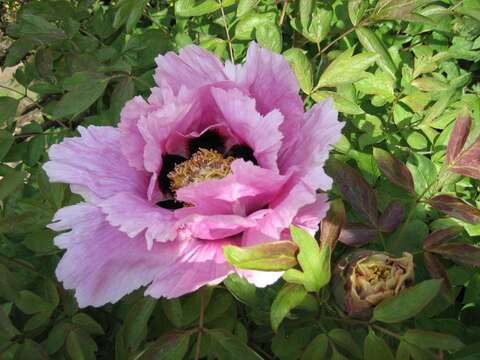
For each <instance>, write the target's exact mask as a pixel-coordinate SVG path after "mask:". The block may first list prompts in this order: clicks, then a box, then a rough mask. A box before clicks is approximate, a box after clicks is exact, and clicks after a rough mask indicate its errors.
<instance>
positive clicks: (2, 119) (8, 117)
mask: <svg viewBox="0 0 480 360" xmlns="http://www.w3.org/2000/svg"><path fill="white" fill-rule="evenodd" d="M18 103H19V101H18V100H17V99H14V98H11V97H9V96H0V125H2V124H4V123H10V122H11V121H12V120H13V119H14V118H15V115H16V113H17V107H18Z"/></svg>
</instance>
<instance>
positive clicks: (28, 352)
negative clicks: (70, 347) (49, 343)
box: [15, 339, 76, 360]
mask: <svg viewBox="0 0 480 360" xmlns="http://www.w3.org/2000/svg"><path fill="white" fill-rule="evenodd" d="M32 359H35V360H48V359H49V357H48V354H47V353H46V352H45V350H44V349H43V347H42V346H41V345H40V344H38V343H36V342H35V341H33V340H30V339H25V341H24V342H23V343H22V344H21V345H20V346H19V348H18V349H17V351H16V352H15V360H32ZM74 360H76V359H74Z"/></svg>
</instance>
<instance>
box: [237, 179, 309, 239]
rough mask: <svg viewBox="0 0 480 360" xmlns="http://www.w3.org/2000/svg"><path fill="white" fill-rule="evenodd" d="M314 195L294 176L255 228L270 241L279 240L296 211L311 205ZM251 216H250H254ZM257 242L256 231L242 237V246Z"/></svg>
mask: <svg viewBox="0 0 480 360" xmlns="http://www.w3.org/2000/svg"><path fill="white" fill-rule="evenodd" d="M315 200H316V194H315V192H314V191H312V190H311V189H310V187H309V186H308V185H306V184H305V183H304V182H303V181H301V180H300V179H298V177H296V176H294V177H291V178H290V181H289V183H288V184H286V185H285V186H284V187H283V188H282V192H281V194H279V195H278V196H277V198H276V199H275V200H274V201H272V202H270V207H269V209H267V211H264V212H262V214H261V215H262V216H259V217H258V219H257V227H256V228H255V230H256V229H259V230H260V231H261V233H262V234H263V235H264V236H269V237H270V238H272V239H277V240H278V239H280V238H281V234H282V231H283V230H285V229H288V227H289V226H290V224H291V223H292V221H293V219H294V218H295V216H296V215H297V213H298V211H299V210H300V209H301V208H303V207H305V206H306V205H309V204H313V203H314V202H315ZM254 215H255V214H252V215H251V216H254ZM258 242H259V234H258V231H252V230H250V229H249V230H247V231H246V232H245V235H244V240H243V244H244V245H245V246H247V245H254V244H257V243H258Z"/></svg>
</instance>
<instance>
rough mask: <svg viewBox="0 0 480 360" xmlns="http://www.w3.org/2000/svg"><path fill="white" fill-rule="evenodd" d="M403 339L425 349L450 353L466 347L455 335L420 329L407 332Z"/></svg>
mask: <svg viewBox="0 0 480 360" xmlns="http://www.w3.org/2000/svg"><path fill="white" fill-rule="evenodd" d="M402 339H403V340H404V341H406V342H408V343H410V344H414V345H417V346H419V347H421V348H424V349H438V350H444V351H449V352H455V351H458V350H460V349H461V348H463V347H464V346H465V345H464V344H463V343H462V342H461V341H460V340H459V339H458V338H457V337H455V336H453V335H449V334H442V333H438V332H433V331H425V330H419V329H409V330H407V332H406V333H405V334H404V335H403V336H402Z"/></svg>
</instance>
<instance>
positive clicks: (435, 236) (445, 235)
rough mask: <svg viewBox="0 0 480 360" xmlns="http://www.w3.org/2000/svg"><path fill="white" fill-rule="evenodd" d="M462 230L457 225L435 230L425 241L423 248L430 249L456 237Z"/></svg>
mask: <svg viewBox="0 0 480 360" xmlns="http://www.w3.org/2000/svg"><path fill="white" fill-rule="evenodd" d="M460 231H461V228H459V227H455V226H452V227H448V228H446V229H440V230H437V231H434V232H432V233H431V234H430V235H428V236H427V237H426V238H425V240H424V241H423V249H424V250H429V249H430V248H431V247H434V246H436V245H439V244H443V243H444V242H447V241H450V240H452V239H454V238H456V237H457V236H458V234H459V232H460Z"/></svg>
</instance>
